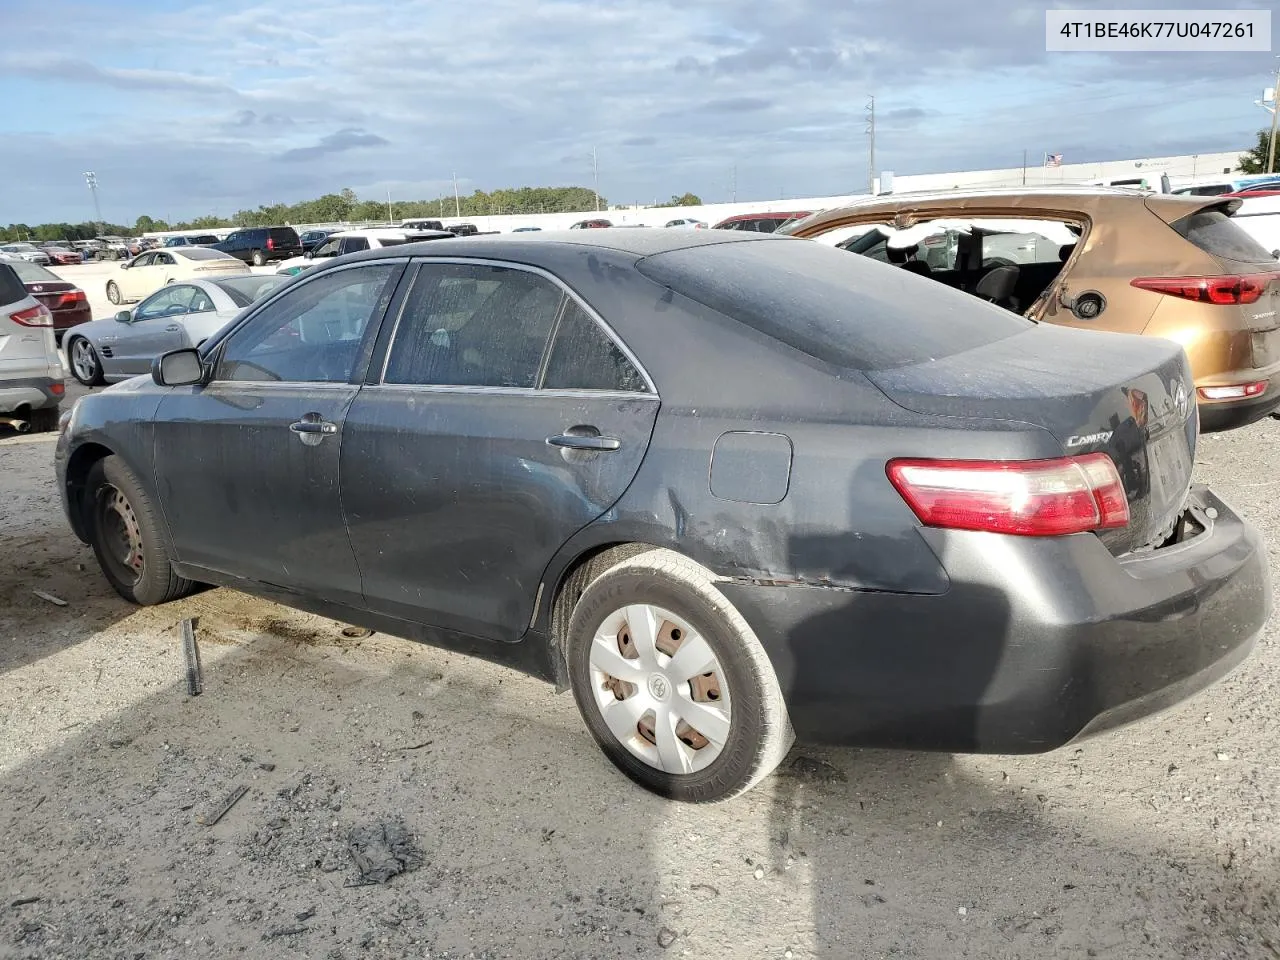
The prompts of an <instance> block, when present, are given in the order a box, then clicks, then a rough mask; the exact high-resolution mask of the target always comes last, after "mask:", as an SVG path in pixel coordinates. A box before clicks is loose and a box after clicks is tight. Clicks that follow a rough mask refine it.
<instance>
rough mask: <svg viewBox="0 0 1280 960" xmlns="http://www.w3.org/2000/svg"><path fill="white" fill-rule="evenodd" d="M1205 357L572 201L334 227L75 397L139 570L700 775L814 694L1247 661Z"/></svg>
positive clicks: (744, 754) (811, 735) (979, 736)
mask: <svg viewBox="0 0 1280 960" xmlns="http://www.w3.org/2000/svg"><path fill="white" fill-rule="evenodd" d="M1064 370H1065V371H1066V372H1065V373H1064V372H1063V371H1064ZM1191 390H1192V384H1191V380H1190V373H1189V370H1188V367H1187V361H1186V357H1185V354H1184V353H1183V352H1182V351H1181V350H1180V348H1178V347H1177V346H1176V345H1174V344H1171V343H1168V342H1166V341H1162V340H1158V339H1154V338H1144V337H1125V336H1116V335H1112V334H1097V333H1089V332H1079V331H1075V330H1066V329H1061V328H1055V327H1053V326H1049V325H1038V324H1034V323H1032V322H1030V321H1028V320H1026V319H1025V318H1022V317H1019V316H1017V315H1015V314H1013V313H1010V312H1008V311H1005V310H1001V309H998V308H996V307H993V306H991V305H989V304H983V303H980V302H978V301H977V300H975V299H973V298H969V297H965V296H962V295H959V294H957V293H955V292H954V291H950V290H947V289H946V288H945V287H943V286H941V285H939V284H934V283H929V282H927V281H925V280H922V279H921V278H918V277H914V276H910V275H908V274H906V273H904V272H903V271H900V270H896V269H893V268H890V267H888V266H885V265H883V264H877V263H874V262H872V261H870V260H869V259H865V258H857V257H850V256H849V254H847V253H845V252H843V251H838V250H833V249H830V248H825V247H822V246H820V245H818V244H810V243H803V242H800V241H797V240H795V239H791V238H780V237H771V236H767V235H761V234H752V233H740V234H737V233H728V232H723V231H712V230H697V231H694V230H608V231H598V232H568V231H564V232H556V233H548V234H543V235H542V236H540V237H539V238H536V239H524V238H521V237H518V236H515V237H513V236H510V235H507V236H502V237H495V238H471V239H465V240H463V239H459V240H436V241H432V242H430V243H424V244H415V245H406V246H397V247H392V248H389V249H381V250H370V251H367V252H365V253H360V254H355V255H352V256H349V257H343V258H339V259H337V260H334V261H331V262H329V263H326V264H323V265H320V266H317V267H315V268H314V269H313V270H309V271H307V272H306V273H304V274H302V275H300V276H299V277H296V278H294V279H293V280H292V281H290V282H289V283H287V284H285V285H284V286H282V287H280V288H278V289H277V290H275V291H274V292H273V293H272V294H271V295H269V296H268V297H266V298H264V299H263V300H261V301H259V302H258V303H257V304H255V305H254V306H253V307H252V308H250V309H249V310H247V311H246V312H245V313H244V314H242V315H241V317H240V318H239V319H238V320H237V321H236V322H234V323H233V324H231V325H230V326H228V327H227V328H224V329H223V330H222V331H220V332H219V333H218V334H217V335H216V336H214V337H212V338H210V340H209V341H208V342H207V343H205V345H204V346H203V347H202V348H200V350H199V351H175V352H173V353H170V354H167V355H165V356H164V357H162V358H160V359H159V360H157V361H156V363H155V364H154V365H153V368H152V377H151V378H150V379H143V378H137V379H134V380H130V381H128V382H126V383H122V384H118V385H116V386H114V387H110V388H107V389H106V390H104V391H102V392H101V393H97V394H94V395H92V396H89V397H86V398H83V399H82V400H80V401H79V402H78V403H77V405H76V407H75V410H74V412H73V413H72V414H71V415H70V416H69V417H68V418H67V421H66V423H65V424H64V429H63V432H62V434H61V437H60V441H59V444H58V448H57V452H56V456H55V459H56V463H57V471H58V486H59V489H60V491H61V492H62V496H63V498H64V504H65V506H66V511H67V516H68V519H69V521H70V523H71V526H72V528H73V530H74V531H75V532H76V534H77V535H78V536H80V537H81V538H82V539H84V540H86V541H87V542H90V543H92V544H93V546H94V549H95V552H96V553H97V555H98V558H99V562H100V564H101V566H102V569H103V572H104V574H105V575H106V577H107V579H108V580H109V581H110V582H111V583H112V585H113V586H114V587H115V588H116V589H117V590H118V591H119V592H120V593H121V594H122V595H123V596H125V597H127V598H128V599H130V600H133V601H134V602H139V603H159V602H165V601H167V600H171V599H174V598H176V597H180V596H182V595H183V594H184V593H185V592H187V591H188V590H189V589H190V588H191V584H192V583H194V582H203V583H213V584H221V585H225V586H231V587H235V588H237V589H242V590H246V591H248V592H251V593H256V594H260V595H264V596H269V597H273V598H275V599H278V600H281V601H282V602H285V603H288V604H292V605H294V606H297V607H300V608H302V609H307V610H312V611H315V612H319V613H324V614H326V615H329V616H333V617H336V618H338V619H342V620H346V621H348V622H352V623H357V624H362V625H365V626H368V627H370V628H373V629H377V630H381V631H384V632H388V633H392V634H397V635H400V636H405V637H409V638H412V639H417V640H421V641H425V642H429V643H432V644H437V645H441V646H444V647H448V648H451V649H455V650H459V651H462V652H465V653H468V654H472V655H478V656H482V657H485V658H488V659H491V660H495V661H498V662H502V663H505V664H509V665H511V666H513V667H516V668H519V669H521V670H525V671H527V672H529V673H532V674H534V675H537V676H540V677H543V678H546V679H548V680H551V681H553V682H555V683H556V684H557V685H558V686H560V687H561V688H570V689H572V690H573V692H574V696H575V698H576V699H577V701H578V705H579V707H580V709H581V711H582V714H583V718H584V722H585V723H586V725H587V727H588V729H589V730H590V732H591V733H592V735H593V736H594V737H595V738H596V740H597V742H598V743H599V744H600V746H601V747H602V749H603V750H604V751H605V753H606V754H607V755H608V756H609V758H610V759H611V760H612V761H613V762H614V763H615V764H617V765H618V767H619V768H620V769H621V770H623V772H625V773H626V774H627V775H628V776H630V777H632V778H633V779H635V780H636V781H637V782H639V783H642V784H643V785H645V786H646V787H648V788H650V789H652V790H656V791H658V792H660V793H662V794H664V795H666V796H670V797H676V798H680V799H685V800H694V801H710V800H718V799H723V798H724V797H726V796H731V795H734V794H736V793H739V792H741V791H742V790H745V789H748V788H749V787H750V786H751V785H752V784H753V783H755V782H757V781H758V780H759V779H760V778H761V777H763V776H765V775H767V774H768V773H769V771H770V770H772V769H773V768H774V766H776V764H777V763H778V762H779V761H780V760H781V759H782V757H783V756H784V755H785V753H786V749H787V747H788V745H789V743H790V739H791V735H792V731H794V733H795V735H797V736H799V737H800V738H802V739H805V740H821V741H835V742H843V743H858V744H870V745H878V746H897V747H912V748H927V749H942V750H966V751H969V750H978V751H1000V752H1021V751H1039V750H1047V749H1051V748H1053V747H1056V746H1059V745H1061V744H1063V743H1065V742H1067V741H1069V740H1071V739H1072V738H1074V737H1076V736H1079V735H1081V734H1082V733H1092V732H1096V731H1098V730H1101V729H1105V728H1107V727H1109V726H1113V725H1115V724H1117V723H1120V722H1123V721H1126V720H1129V719H1133V718H1134V717H1136V716H1141V715H1143V714H1146V713H1149V712H1151V711H1152V710H1155V709H1158V708H1160V707H1162V706H1165V705H1167V704H1169V703H1171V702H1173V701H1175V700H1177V699H1180V698H1182V697H1184V696H1186V695H1188V694H1189V693H1191V692H1193V691H1195V690H1197V689H1199V688H1201V687H1203V686H1204V685H1206V684H1208V683H1210V682H1212V681H1213V680H1214V679H1215V678H1217V677H1218V676H1221V675H1222V674H1223V673H1224V672H1226V671H1227V670H1229V669H1230V668H1231V667H1232V666H1234V665H1235V664H1237V663H1238V662H1239V661H1240V660H1241V659H1242V658H1244V657H1245V656H1246V655H1247V654H1248V651H1249V650H1250V648H1251V646H1252V644H1253V642H1254V638H1255V637H1256V636H1257V634H1258V632H1259V631H1260V630H1261V628H1262V625H1263V623H1264V621H1265V619H1266V617H1267V615H1268V613H1269V611H1270V593H1269V586H1268V584H1269V579H1268V575H1267V567H1266V555H1265V551H1263V550H1262V549H1261V547H1260V544H1259V542H1258V537H1257V535H1256V533H1255V532H1254V531H1253V529H1252V528H1251V527H1250V525H1249V524H1248V523H1247V522H1246V521H1244V520H1243V519H1242V518H1240V517H1239V516H1238V515H1237V514H1236V513H1235V512H1234V511H1233V510H1232V509H1231V508H1230V507H1229V506H1228V505H1227V504H1225V503H1223V502H1222V501H1221V500H1220V499H1218V498H1217V497H1216V496H1215V495H1214V494H1213V493H1212V491H1210V490H1207V489H1205V488H1203V487H1193V486H1192V484H1191V467H1192V464H1193V461H1194V451H1195V444H1196V439H1197V431H1196V418H1195V408H1194V403H1193V401H1192V400H1191ZM249 464H251V465H252V468H251V469H247V468H246V465H249ZM339 476H340V477H341V482H339Z"/></svg>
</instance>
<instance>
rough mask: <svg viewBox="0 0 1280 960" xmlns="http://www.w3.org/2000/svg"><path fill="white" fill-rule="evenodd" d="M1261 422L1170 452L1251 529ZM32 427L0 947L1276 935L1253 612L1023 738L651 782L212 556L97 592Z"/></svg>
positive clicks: (53, 953)
mask: <svg viewBox="0 0 1280 960" xmlns="http://www.w3.org/2000/svg"><path fill="white" fill-rule="evenodd" d="M1277 439H1280V422H1277V421H1267V422H1266V423H1263V424H1260V425H1257V426H1255V427H1252V428H1249V429H1247V430H1244V431H1238V432H1236V433H1234V434H1229V435H1226V436H1215V437H1208V438H1205V439H1204V441H1203V442H1202V446H1201V452H1200V461H1201V462H1200V464H1199V466H1198V468H1197V469H1198V478H1199V479H1200V480H1201V481H1207V482H1210V483H1212V484H1214V485H1215V486H1216V487H1217V488H1219V490H1220V491H1222V492H1223V493H1225V494H1226V495H1227V496H1228V498H1230V499H1232V500H1233V502H1234V503H1235V504H1236V506H1237V507H1238V508H1240V509H1241V510H1243V511H1244V512H1245V513H1246V514H1248V515H1249V516H1250V517H1252V518H1253V519H1254V521H1256V522H1257V523H1258V524H1259V525H1260V526H1261V527H1262V528H1263V530H1264V531H1265V532H1266V533H1267V535H1268V536H1269V537H1270V539H1271V542H1272V543H1273V544H1275V543H1277V542H1280V511H1278V510H1277V507H1276V505H1275V497H1276V494H1277V492H1278V491H1280V480H1277V479H1276V478H1277V477H1278V476H1280V444H1278V443H1277ZM52 452H53V443H52V440H51V439H49V438H47V437H39V438H29V437H12V436H8V437H3V438H0V518H2V519H3V524H2V525H0V862H3V864H4V867H5V869H4V872H3V876H2V877H0V957H41V958H45V957H113V958H115V957H119V958H125V957H128V958H143V957H148V958H149V957H173V956H191V957H219V958H225V957H228V956H233V955H237V954H239V955H243V956H247V957H271V958H278V957H280V956H287V955H293V956H307V957H325V958H354V957H393V956H394V957H406V956H409V957H417V956H423V957H428V956H429V957H437V958H445V957H452V958H463V957H483V958H496V957H522V958H523V957H533V958H542V957H546V958H552V957H581V958H593V960H594V958H608V957H665V956H688V957H707V958H718V960H719V958H728V957H733V958H738V957H743V958H747V957H751V958H756V957H761V958H810V957H822V958H831V960H844V958H862V957H902V958H907V957H920V958H937V957H972V958H983V960H987V958H1005V957H1037V958H1043V957H1072V958H1076V957H1085V956H1089V957H1107V958H1117V960H1121V958H1123V960H1140V958H1153V960H1154V958H1161V960H1167V958H1170V957H1194V958H1218V957H1229V958H1259V957H1260V958H1275V957H1280V904H1278V902H1277V897H1278V896H1280V894H1278V892H1277V891H1278V890H1280V829H1278V822H1280V719H1277V703H1278V702H1280V683H1278V678H1280V646H1278V645H1277V643H1276V636H1277V631H1276V629H1275V628H1272V630H1271V631H1270V632H1269V634H1268V636H1267V637H1266V638H1265V639H1263V641H1262V642H1261V644H1260V646H1259V647H1258V649H1257V652H1256V653H1255V654H1254V656H1253V657H1252V658H1251V659H1250V660H1248V661H1247V662H1246V663H1245V665H1244V666H1242V667H1241V668H1240V669H1239V670H1238V671H1236V672H1235V673H1234V674H1233V675H1231V676H1230V677H1229V678H1228V679H1226V680H1225V681H1224V682H1222V683H1220V684H1219V685H1218V686H1216V687H1215V688H1213V689H1211V690H1210V691H1208V692H1206V693H1204V694H1202V695H1200V696H1199V697H1197V698H1195V699H1193V700H1192V701H1190V702H1188V703H1186V704H1183V705H1182V706H1180V707H1178V708H1176V709H1174V710H1172V711H1170V712H1168V713H1165V714H1163V715H1160V716H1158V717H1155V718H1151V719H1148V720H1146V721H1144V722H1141V723H1139V724H1136V725H1134V726H1131V727H1128V728H1126V729H1124V730H1121V731H1118V732H1114V733H1112V734H1110V735H1107V736H1104V737H1102V738H1099V739H1095V740H1090V741H1087V742H1085V743H1082V744H1080V745H1078V746H1073V747H1069V748H1066V749H1064V750H1061V751H1058V752H1056V753H1053V754H1049V755H1047V756H1042V757H1023V758H1009V757H964V756H950V755H926V754H902V753H886V752H874V751H855V750H818V749H813V748H797V750H796V751H795V753H794V754H793V758H792V759H790V760H789V761H788V764H789V765H791V766H790V769H789V770H788V772H787V773H786V775H782V776H778V777H775V778H773V779H771V780H769V781H767V782H766V783H765V784H763V785H762V786H761V787H760V788H758V789H757V790H755V791H754V792H753V793H751V794H750V795H748V796H747V797H745V798H743V799H741V800H739V801H735V802H732V803H730V804H726V805H721V806H717V807H712V808H693V807H685V806H678V805H674V804H671V803H667V802H664V801H662V800H659V799H656V798H654V797H651V796H649V795H647V794H645V793H642V792H641V791H640V790H639V789H637V788H635V787H633V786H632V785H631V784H630V783H629V782H627V781H626V780H624V779H623V778H622V777H621V776H620V775H618V774H616V773H615V772H614V771H613V769H612V768H611V767H610V766H609V765H608V764H607V762H606V761H605V760H604V759H603V757H602V756H601V755H600V754H599V753H598V752H597V751H596V749H595V748H594V746H593V745H592V744H591V742H590V741H589V738H588V735H587V733H586V732H585V730H584V728H583V726H582V724H581V723H580V721H579V719H578V716H577V714H576V711H575V709H574V706H573V702H572V700H571V698H569V697H567V696H563V697H555V696H553V694H552V692H551V690H550V688H548V687H546V686H543V685H542V684H540V683H538V682H535V681H533V680H529V679H526V678H524V677H521V676H519V675H517V674H515V673H512V672H509V671H506V670H503V669H501V668H497V667H493V666H489V665H486V664H483V663H479V662H473V661H469V660H466V659H462V658H459V657H456V656H453V655H449V654H445V653H441V652H438V651H435V650H432V649H428V648H424V647H420V646H416V645H413V644H410V643H407V642H403V641H399V640H396V639H394V638H391V637H385V636H381V635H375V636H373V637H371V638H367V639H348V638H345V637H344V636H343V635H342V632H341V625H339V624H335V623H332V622H328V621H324V620H320V619H317V618H314V617H309V616H304V615H301V614H297V613H292V612H290V611H287V610H285V609H282V608H279V607H276V606H273V605H271V604H268V603H264V602H261V601H258V600H253V599H250V598H247V597H245V596H242V595H238V594H235V593H232V592H229V591H226V590H215V591H210V592H206V593H203V594H200V595H198V596H196V597H193V598H190V599H188V600H185V601H183V602H180V603H176V604H173V605H171V606H168V607H162V608H157V609H150V610H138V609H136V608H133V607H130V606H128V605H127V604H125V603H124V602H122V601H121V600H119V599H118V598H117V597H116V596H115V595H114V594H113V593H111V592H110V590H109V589H108V587H107V586H106V584H105V582H104V580H103V579H102V577H101V576H100V575H99V573H98V571H97V569H96V565H95V563H94V560H93V556H92V553H91V552H90V551H89V550H88V549H87V548H85V547H83V546H82V545H81V544H79V543H78V542H77V541H76V540H75V539H74V538H73V537H72V536H71V535H70V534H69V533H68V532H67V530H66V528H65V525H64V523H63V520H62V516H61V513H60V507H59V504H58V501H57V498H56V495H55V491H54V488H53V483H52V473H51V471H52V468H51V457H52ZM1274 553H1275V551H1274V548H1273V551H1272V554H1273V565H1275V566H1277V569H1280V564H1276V558H1275V556H1274ZM34 589H40V590H43V591H46V592H48V593H51V594H53V595H55V596H57V597H59V598H62V599H65V600H66V606H64V607H63V606H55V605H53V604H51V603H49V602H47V601H45V600H42V599H39V598H38V597H36V596H35V595H34V594H33V593H32V591H33V590H34ZM188 616H196V617H199V618H200V626H199V633H200V637H201V640H202V652H203V659H204V676H205V689H204V693H203V695H202V696H199V697H196V698H192V697H189V696H188V695H187V692H186V687H185V683H184V682H183V666H182V663H183V661H182V653H181V648H180V641H179V633H178V630H177V625H178V624H179V622H180V621H181V619H182V618H184V617H188ZM957 642H963V637H962V636H960V635H958V636H957ZM797 759H798V760H799V762H798V764H797ZM240 785H244V786H246V787H247V788H248V789H247V792H245V793H244V795H243V796H242V798H241V799H240V800H239V801H238V802H237V803H236V804H235V805H234V806H232V808H231V809H230V810H229V811H228V812H227V813H226V815H225V816H224V817H223V818H222V819H221V820H219V821H218V822H217V823H216V824H213V825H208V826H207V825H205V821H207V820H209V819H212V817H213V816H214V815H215V813H216V812H217V810H218V808H220V807H221V806H222V805H223V803H224V801H225V800H226V798H227V797H228V795H230V794H232V792H233V790H235V789H236V788H237V787H238V786H240ZM388 824H389V825H391V826H392V829H393V830H394V829H395V828H396V827H397V826H398V825H403V827H404V829H405V830H406V831H407V833H408V834H409V837H410V843H411V845H412V846H414V847H415V848H416V850H417V851H418V852H420V854H421V863H420V865H419V866H418V868H417V869H416V870H413V871H412V872H405V873H403V874H400V875H398V876H395V877H393V878H392V879H391V880H390V882H388V883H386V884H385V885H360V884H359V882H358V872H357V870H356V867H355V864H354V862H353V859H352V857H351V856H350V854H349V852H348V842H349V839H350V837H351V835H352V832H353V831H360V830H366V829H382V828H383V826H384V825H388ZM401 853H402V855H403V856H404V858H405V859H406V860H408V862H409V863H410V864H414V863H416V861H415V860H414V858H413V856H412V851H408V852H406V851H404V850H403V849H401Z"/></svg>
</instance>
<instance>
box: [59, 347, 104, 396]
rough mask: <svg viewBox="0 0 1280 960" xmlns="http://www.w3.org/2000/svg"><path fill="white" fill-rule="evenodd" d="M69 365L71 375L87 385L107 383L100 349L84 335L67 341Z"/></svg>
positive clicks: (96, 385) (94, 385) (93, 385)
mask: <svg viewBox="0 0 1280 960" xmlns="http://www.w3.org/2000/svg"><path fill="white" fill-rule="evenodd" d="M67 366H69V367H70V368H71V375H72V376H73V377H75V378H76V379H77V380H79V381H80V382H81V383H83V384H84V385H85V386H86V387H100V386H102V384H104V383H106V379H105V378H104V377H103V375H102V361H101V360H100V359H99V358H98V351H96V350H94V349H93V344H92V343H90V342H89V341H88V340H86V339H85V338H84V337H72V338H71V340H69V341H68V342H67Z"/></svg>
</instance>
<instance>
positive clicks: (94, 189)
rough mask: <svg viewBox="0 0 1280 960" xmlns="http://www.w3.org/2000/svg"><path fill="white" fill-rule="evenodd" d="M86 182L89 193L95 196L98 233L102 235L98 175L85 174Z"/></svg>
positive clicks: (94, 207)
mask: <svg viewBox="0 0 1280 960" xmlns="http://www.w3.org/2000/svg"><path fill="white" fill-rule="evenodd" d="M84 182H85V183H87V184H88V185H89V192H90V193H92V194H93V212H94V213H95V214H96V215H97V217H98V220H97V223H98V233H99V234H101V233H102V207H101V206H100V205H99V204H98V175H97V174H96V173H94V172H93V171H92V170H86V171H85V172H84Z"/></svg>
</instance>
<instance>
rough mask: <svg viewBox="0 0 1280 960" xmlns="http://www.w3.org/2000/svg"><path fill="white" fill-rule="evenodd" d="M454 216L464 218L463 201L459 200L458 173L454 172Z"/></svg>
mask: <svg viewBox="0 0 1280 960" xmlns="http://www.w3.org/2000/svg"><path fill="white" fill-rule="evenodd" d="M453 215H454V216H455V217H460V216H462V201H461V200H460V199H458V171H456V170H455V171H454V172H453Z"/></svg>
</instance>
